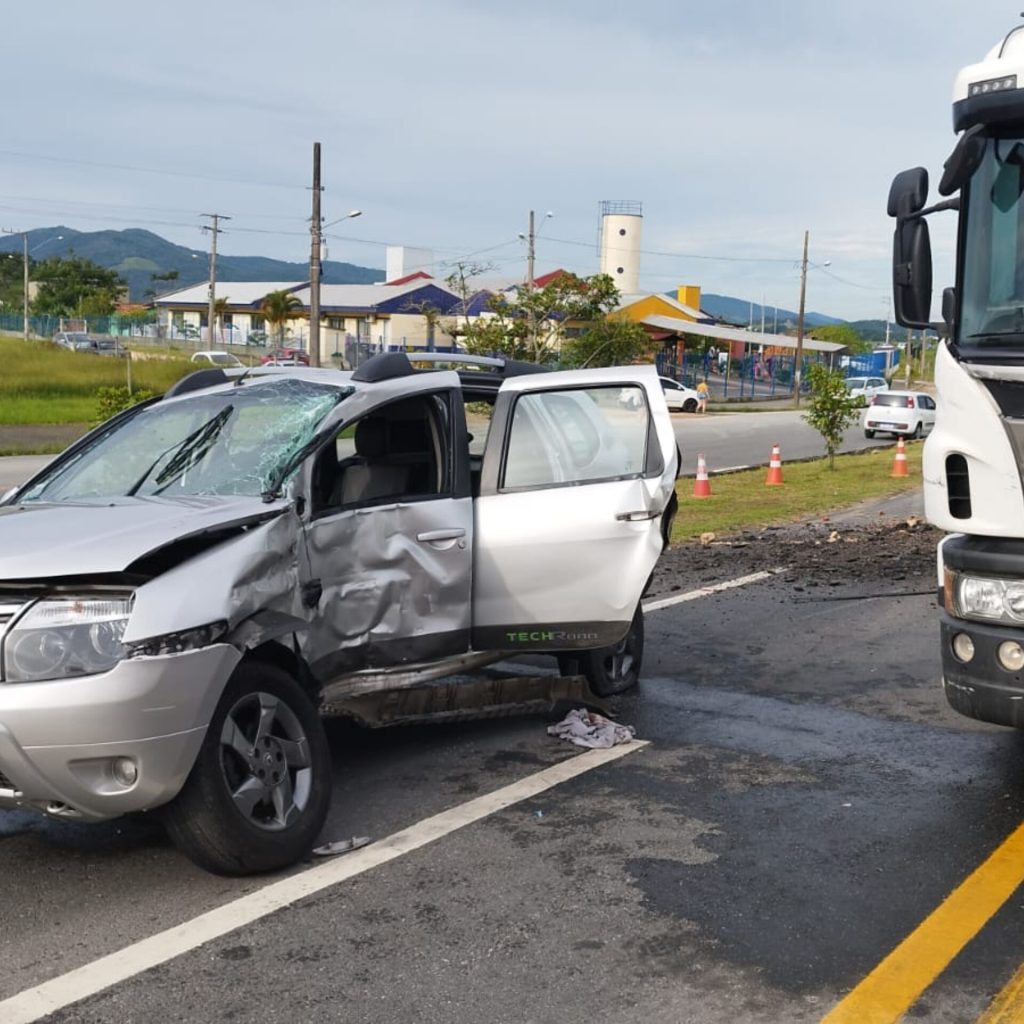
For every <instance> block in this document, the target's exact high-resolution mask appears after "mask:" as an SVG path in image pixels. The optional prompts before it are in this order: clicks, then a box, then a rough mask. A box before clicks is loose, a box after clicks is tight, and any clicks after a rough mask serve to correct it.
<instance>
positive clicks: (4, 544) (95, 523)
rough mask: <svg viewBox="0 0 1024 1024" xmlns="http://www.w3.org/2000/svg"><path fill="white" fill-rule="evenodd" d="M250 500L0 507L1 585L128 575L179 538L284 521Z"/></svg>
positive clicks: (276, 509)
mask: <svg viewBox="0 0 1024 1024" xmlns="http://www.w3.org/2000/svg"><path fill="white" fill-rule="evenodd" d="M286 508H288V502H287V501H285V500H283V499H281V500H278V501H275V502H273V503H271V504H267V503H265V502H264V501H263V500H262V499H261V498H252V497H191V498H173V499H169V498H113V499H104V502H103V504H91V503H82V502H76V503H74V504H72V503H65V502H61V503H54V504H45V503H39V504H36V503H34V502H32V503H26V504H24V505H12V506H9V507H5V508H0V580H29V579H32V580H39V579H47V578H53V577H60V576H88V575H97V574H100V573H113V572H123V571H124V570H126V569H127V568H128V567H129V566H131V565H132V563H133V562H136V561H138V560H139V559H140V558H142V557H144V556H145V555H150V554H153V553H154V552H156V551H159V550H160V549H161V548H163V547H166V546H167V545H168V544H171V543H172V542H174V541H178V540H183V539H185V538H187V537H195V536H201V535H202V534H204V533H209V532H210V531H213V530H216V531H220V530H223V529H230V528H232V527H237V528H239V529H241V528H242V527H245V526H248V525H252V524H255V523H260V522H264V521H266V520H268V519H273V518H274V517H276V516H279V515H280V514H281V513H282V512H283V511H284V510H285V509H286Z"/></svg>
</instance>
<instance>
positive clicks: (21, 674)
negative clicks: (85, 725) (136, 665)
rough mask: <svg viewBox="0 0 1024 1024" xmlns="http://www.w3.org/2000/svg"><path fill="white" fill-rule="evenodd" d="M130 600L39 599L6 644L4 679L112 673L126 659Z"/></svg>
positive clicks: (5, 641)
mask: <svg viewBox="0 0 1024 1024" xmlns="http://www.w3.org/2000/svg"><path fill="white" fill-rule="evenodd" d="M131 607H132V601H131V598H130V597H122V596H118V597H96V598H92V597H90V598H47V599H45V600H42V601H38V602H37V603H36V604H34V605H33V606H32V607H31V608H30V609H29V610H28V611H27V612H26V613H25V614H24V615H22V616H21V617H20V618H19V619H18V620H17V621H16V622H15V624H14V626H13V627H12V628H11V629H9V630H8V631H7V634H6V636H5V637H4V640H3V664H4V680H5V681H6V682H8V683H25V682H33V681H36V680H42V679H66V678H68V677H71V676H88V675H94V674H95V673H97V672H107V671H109V670H110V669H112V668H113V667H114V666H115V665H116V664H117V663H118V662H119V661H120V660H121V659H122V658H123V657H124V647H123V646H122V644H121V638H122V637H123V636H124V631H125V627H126V626H127V625H128V616H129V615H130V614H131Z"/></svg>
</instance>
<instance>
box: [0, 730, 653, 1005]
mask: <svg viewBox="0 0 1024 1024" xmlns="http://www.w3.org/2000/svg"><path fill="white" fill-rule="evenodd" d="M645 746H647V742H646V740H633V741H632V742H630V743H624V744H621V745H620V746H617V747H611V748H609V749H608V750H588V751H587V752H586V753H583V754H577V755H576V756H575V757H570V758H569V759H568V760H566V761H561V762H559V763H558V764H556V765H552V766H551V767H550V768H545V769H543V770H542V771H539V772H537V773H536V774H534V775H530V776H528V777H527V778H525V779H520V780H519V781H518V782H513V783H512V784H511V785H509V786H504V787H502V788H501V789H497V790H495V791H494V792H493V793H487V794H485V795H484V796H481V797H477V798H476V799H475V800H470V801H469V802H468V803H464V804H460V805H459V806H458V807H452V808H451V809H449V810H447V811H442V812H441V813H440V814H435V815H434V816H433V817H432V818H425V819H424V820H423V821H420V822H417V823H416V824H415V825H411V826H410V827H409V828H407V829H403V830H402V831H401V832H395V833H394V834H393V835H390V836H388V837H386V838H385V839H381V840H379V841H378V842H376V843H371V844H370V845H369V846H364V847H363V848H362V849H361V850H357V851H355V852H354V853H351V854H348V855H346V856H345V857H342V858H339V859H337V860H329V861H325V862H323V863H321V864H318V865H317V866H316V867H312V868H307V869H306V870H305V871H302V872H300V873H299V874H297V875H292V876H291V877H289V878H284V879H282V880H281V881H279V882H272V883H271V884H270V885H266V886H264V887H263V888H262V889H257V890H256V891H255V892H252V893H249V894H248V895H246V896H242V897H240V898H239V899H237V900H232V901H231V902H230V903H225V904H224V905H223V906H221V907H217V908H216V909H214V910H210V911H208V912H207V913H205V914H200V915H199V916H198V917H194V918H192V920H191V921H185V922H183V923H182V924H179V925H176V926H175V927H174V928H168V929H167V930H166V931H163V932H159V933H158V934H156V935H151V936H150V937H149V938H148V939H142V940H141V941H140V942H136V943H134V944H133V945H131V946H127V947H125V948H124V949H121V950H119V951H118V952H116V953H111V954H109V955H108V956H104V957H101V958H100V959H99V960H94V961H93V962H92V963H90V964H85V965H84V966H82V967H78V968H76V969H75V970H73V971H69V972H68V973H67V974H63V975H61V976H59V977H57V978H52V979H51V980H50V981H46V982H43V984H41V985H37V986H36V987H35V988H30V989H25V990H24V991H23V992H19V993H18V994H17V995H15V996H11V997H10V998H9V999H5V1000H4V1001H3V1002H0V1021H3V1024H31V1022H32V1021H37V1020H40V1019H41V1018H43V1017H46V1016H47V1015H48V1014H51V1013H54V1012H56V1011H57V1010H61V1009H63V1008H64V1007H66V1006H70V1005H71V1004H72V1003H77V1002H78V1001H79V1000H81V999H85V998H87V997H88V996H92V995H95V994H96V993H97V992H102V991H103V990H104V989H106V988H109V987H110V986H111V985H116V984H117V983H118V982H122V981H126V980H127V979H129V978H132V977H134V976H135V975H136V974H139V973H141V972H142V971H146V970H149V969H150V968H151V967H156V966H157V965H158V964H162V963H166V962H167V961H168V960H173V959H174V958H175V957H177V956H181V955H182V954H183V953H188V952H190V951H191V950H193V949H196V948H198V947H199V946H201V945H203V944H205V943H207V942H210V941H212V940H213V939H217V938H220V937H221V936H222V935H226V934H227V933H228V932H231V931H234V930H235V929H236V928H241V927H243V926H244V925H247V924H252V922H253V921H258V920H259V919H260V918H261V917H266V916H267V915H268V914H272V913H274V912H275V911H278V910H281V909H282V908H284V907H287V906H290V905H291V904H293V903H295V902H297V901H298V900H301V899H304V898H305V897H307V896H312V895H313V894H315V893H318V892H320V891H321V890H323V889H328V888H330V887H331V886H334V885H338V884H339V883H341V882H344V881H347V880H348V879H350V878H354V877H355V876H356V875H361V874H362V873H363V872H365V871H370V870H372V869H373V868H375V867H379V866H380V865H381V864H386V863H387V862H388V861H391V860H394V859H395V858H397V857H401V856H402V855H403V854H406V853H411V852H412V851H413V850H418V849H419V848H420V847H421V846H426V845H427V844H428V843H432V842H434V841H435V840H437V839H441V838H443V837H444V836H446V835H448V834H449V833H451V832H455V831H457V830H458V829H460V828H464V827H465V826H466V825H472V824H473V823H474V822H476V821H480V820H481V819H482V818H486V817H488V816H489V815H491V814H494V813H495V812H497V811H501V810H504V809H505V808H506V807H511V806H512V805H513V804H517V803H521V802H522V801H523V800H528V799H530V797H534V796H536V795H537V794H538V793H543V792H544V791H545V790H547V789H551V788H553V787H554V786H558V785H560V784H561V783H563V782H567V781H569V779H573V778H575V777H576V776H577V775H582V774H583V773H584V772H588V771H591V770H592V769H594V768H599V767H601V766H602V765H605V764H608V763H609V762H611V761H615V760H618V759H619V758H620V757H625V756H626V754H631V753H633V752H634V751H636V750H640V749H641V748H643V747H645Z"/></svg>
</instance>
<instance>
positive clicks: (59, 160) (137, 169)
mask: <svg viewBox="0 0 1024 1024" xmlns="http://www.w3.org/2000/svg"><path fill="white" fill-rule="evenodd" d="M0 156H13V157H17V158H18V159H24V160H44V161H46V162H47V163H52V164H74V165H77V166H80V167H100V168H107V169H108V170H116V171H132V172H133V173H138V174H160V175H163V176H164V177H168V178H193V179H195V180H196V181H219V182H223V183H225V184H228V185H256V186H259V187H260V188H293V189H298V188H301V186H299V185H296V184H295V183H294V182H283V181H254V180H252V179H251V178H250V179H246V178H228V177H224V176H221V175H217V174H194V173H192V172H191V171H171V170H168V169H167V168H166V167H141V166H138V165H136V164H115V163H105V162H103V161H100V160H79V159H77V158H75V157H65V156H45V155H43V154H40V153H22V152H19V151H18V150H14V149H0Z"/></svg>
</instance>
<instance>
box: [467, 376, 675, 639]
mask: <svg viewBox="0 0 1024 1024" xmlns="http://www.w3.org/2000/svg"><path fill="white" fill-rule="evenodd" d="M676 470H677V450H676V440H675V435H674V433H673V430H672V424H671V421H670V418H669V414H668V410H667V408H666V406H665V398H664V395H663V393H662V390H661V385H660V384H659V382H658V376H657V372H656V370H655V368H654V367H653V366H630V367H613V368H608V369H599V370H573V371H566V372H561V373H551V374H531V375H529V376H526V377H515V378H512V379H511V380H508V381H506V382H505V383H504V384H503V385H502V387H501V390H500V392H499V395H498V401H497V404H496V405H495V409H494V417H493V420H492V422H491V428H490V432H489V434H488V438H487V447H486V450H485V452H484V461H483V468H482V475H481V485H480V495H479V497H478V498H477V499H476V502H475V529H474V561H473V646H474V647H475V648H477V649H480V650H488V649H491V650H501V649H505V650H510V651H527V650H544V651H553V650H573V649H586V648H598V647H604V646H607V645H610V644H613V643H617V642H618V641H619V640H621V639H622V637H623V636H625V634H626V632H627V630H628V628H629V624H630V621H631V620H632V618H633V613H634V612H635V610H636V607H637V604H638V603H639V601H640V596H641V594H642V593H643V589H644V586H645V585H646V583H647V580H648V578H649V577H650V574H651V571H652V570H653V569H654V564H655V562H656V561H657V560H658V556H659V554H660V553H661V551H662V548H663V546H664V541H663V537H662V528H663V519H664V518H665V516H666V515H669V514H670V503H671V509H674V500H673V499H674V486H675V476H676Z"/></svg>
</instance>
